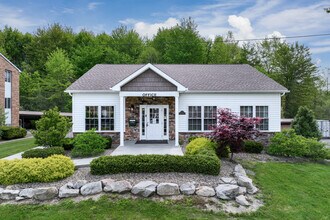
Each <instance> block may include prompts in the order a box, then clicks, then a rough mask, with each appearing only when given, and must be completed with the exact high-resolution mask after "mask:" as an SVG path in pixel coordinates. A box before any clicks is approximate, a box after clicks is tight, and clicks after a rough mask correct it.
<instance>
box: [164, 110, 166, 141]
mask: <svg viewBox="0 0 330 220" xmlns="http://www.w3.org/2000/svg"><path fill="white" fill-rule="evenodd" d="M164 135H165V136H166V135H167V108H164Z"/></svg>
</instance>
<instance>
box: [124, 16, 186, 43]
mask: <svg viewBox="0 0 330 220" xmlns="http://www.w3.org/2000/svg"><path fill="white" fill-rule="evenodd" d="M119 22H120V23H122V24H125V25H133V28H134V30H135V31H136V32H138V33H139V34H140V35H141V36H146V37H149V38H151V37H153V36H154V35H155V34H156V33H157V31H158V29H159V28H162V27H163V28H170V27H173V26H175V25H177V24H178V23H179V22H180V21H179V20H178V19H176V18H172V17H170V18H168V19H167V20H166V21H164V22H160V23H147V22H143V21H137V20H135V19H126V20H122V21H119Z"/></svg>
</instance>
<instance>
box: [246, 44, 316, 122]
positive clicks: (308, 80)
mask: <svg viewBox="0 0 330 220" xmlns="http://www.w3.org/2000/svg"><path fill="white" fill-rule="evenodd" d="M243 50H245V52H243V54H244V55H245V56H246V57H245V58H244V59H246V60H247V61H248V62H249V63H250V64H251V65H253V66H254V67H256V68H257V69H258V70H260V71H261V72H263V73H265V74H266V75H268V76H269V77H271V78H273V79H274V80H275V81H277V82H278V83H280V84H281V85H283V86H285V87H286V88H287V89H288V90H289V91H290V92H289V93H287V94H285V96H284V98H283V109H284V117H287V118H292V117H294V116H295V114H296V113H297V111H298V108H299V106H308V107H310V108H313V107H314V101H315V97H317V94H318V93H319V88H320V86H319V85H320V77H319V76H318V75H317V67H316V66H315V65H314V63H313V62H312V57H311V53H310V51H309V48H308V47H306V46H304V45H300V44H298V43H297V42H296V43H292V44H290V43H286V42H281V41H280V40H279V39H272V40H265V41H263V42H262V43H257V44H255V45H249V46H245V47H244V49H243Z"/></svg>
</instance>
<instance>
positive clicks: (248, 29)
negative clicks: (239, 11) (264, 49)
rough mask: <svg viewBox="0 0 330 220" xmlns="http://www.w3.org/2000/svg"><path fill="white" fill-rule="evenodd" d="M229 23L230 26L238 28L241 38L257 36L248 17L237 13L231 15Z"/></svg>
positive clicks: (238, 34)
mask: <svg viewBox="0 0 330 220" xmlns="http://www.w3.org/2000/svg"><path fill="white" fill-rule="evenodd" d="M228 23H229V25H230V26H232V27H233V28H235V29H237V30H238V32H237V33H236V34H237V36H238V37H239V38H240V39H247V38H254V37H255V35H254V34H253V28H252V26H251V22H250V20H249V19H248V18H245V17H242V16H237V15H229V17H228Z"/></svg>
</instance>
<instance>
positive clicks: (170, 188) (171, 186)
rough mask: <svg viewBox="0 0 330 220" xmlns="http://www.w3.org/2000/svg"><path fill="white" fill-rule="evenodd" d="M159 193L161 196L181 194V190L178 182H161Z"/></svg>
mask: <svg viewBox="0 0 330 220" xmlns="http://www.w3.org/2000/svg"><path fill="white" fill-rule="evenodd" d="M157 194H158V195H160V196H173V195H179V194H180V190H179V186H178V184H175V183H160V184H159V185H158V186H157Z"/></svg>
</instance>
